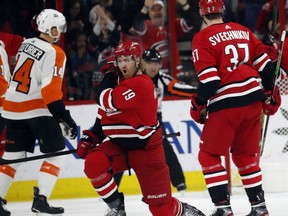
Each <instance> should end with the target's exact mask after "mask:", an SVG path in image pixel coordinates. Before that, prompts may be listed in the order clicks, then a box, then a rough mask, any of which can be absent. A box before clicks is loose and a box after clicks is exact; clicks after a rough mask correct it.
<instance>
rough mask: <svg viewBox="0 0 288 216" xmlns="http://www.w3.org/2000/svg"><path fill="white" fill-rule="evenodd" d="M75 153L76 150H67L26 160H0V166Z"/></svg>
mask: <svg viewBox="0 0 288 216" xmlns="http://www.w3.org/2000/svg"><path fill="white" fill-rule="evenodd" d="M76 151H77V150H76V149H72V150H67V151H61V152H53V153H48V154H43V155H37V156H32V157H26V158H19V159H14V160H5V159H2V158H1V159H0V165H5V164H13V163H21V162H27V161H33V160H39V159H44V158H49V157H56V156H61V155H67V154H73V153H75V152H76Z"/></svg>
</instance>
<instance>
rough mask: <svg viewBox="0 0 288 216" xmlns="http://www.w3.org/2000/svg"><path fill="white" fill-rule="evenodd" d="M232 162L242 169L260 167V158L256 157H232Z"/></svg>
mask: <svg viewBox="0 0 288 216" xmlns="http://www.w3.org/2000/svg"><path fill="white" fill-rule="evenodd" d="M232 160H233V162H234V164H235V166H236V167H238V168H240V169H241V168H245V167H250V166H252V165H258V157H257V156H256V155H232Z"/></svg>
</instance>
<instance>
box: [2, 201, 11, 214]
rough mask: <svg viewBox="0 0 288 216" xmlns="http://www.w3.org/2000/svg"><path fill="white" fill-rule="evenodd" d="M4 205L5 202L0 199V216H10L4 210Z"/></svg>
mask: <svg viewBox="0 0 288 216" xmlns="http://www.w3.org/2000/svg"><path fill="white" fill-rule="evenodd" d="M6 204H7V201H6V200H5V199H2V198H1V197H0V215H1V216H10V215H11V213H10V212H9V211H7V210H6V209H5V208H4V205H6Z"/></svg>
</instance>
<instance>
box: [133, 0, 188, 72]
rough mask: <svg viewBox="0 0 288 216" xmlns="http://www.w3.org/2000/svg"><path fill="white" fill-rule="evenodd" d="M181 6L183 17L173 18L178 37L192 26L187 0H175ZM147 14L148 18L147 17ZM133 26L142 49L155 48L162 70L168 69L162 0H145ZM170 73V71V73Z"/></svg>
mask: <svg viewBox="0 0 288 216" xmlns="http://www.w3.org/2000/svg"><path fill="white" fill-rule="evenodd" d="M177 2H178V3H179V4H180V5H181V7H182V14H183V18H177V19H176V20H175V25H176V30H177V35H178V37H181V36H183V35H184V33H187V32H189V31H190V30H191V29H192V28H193V27H192V22H193V13H192V12H191V8H190V5H189V3H188V2H187V0H177ZM147 14H149V18H150V19H146V18H147ZM133 27H134V29H135V31H136V34H137V35H138V36H139V37H140V38H141V40H142V46H143V49H155V50H157V51H158V52H159V53H160V55H161V58H162V70H163V71H165V72H166V73H168V72H169V71H168V70H169V56H168V55H169V47H168V25H167V23H166V7H165V5H164V2H163V1H162V0H155V1H153V0H145V5H144V7H143V8H142V10H141V11H140V12H139V13H138V15H137V16H136V18H135V20H134V24H133ZM175 58H176V61H177V71H178V73H179V72H181V71H182V70H183V66H182V65H181V62H180V58H179V53H178V51H177V55H176V56H175ZM170 74H171V73H170Z"/></svg>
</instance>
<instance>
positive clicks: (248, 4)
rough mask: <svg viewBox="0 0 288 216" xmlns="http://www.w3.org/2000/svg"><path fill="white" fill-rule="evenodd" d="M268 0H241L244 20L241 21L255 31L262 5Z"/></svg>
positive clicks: (240, 8)
mask: <svg viewBox="0 0 288 216" xmlns="http://www.w3.org/2000/svg"><path fill="white" fill-rule="evenodd" d="M266 1H267V0H239V6H238V8H239V10H240V12H241V11H242V12H243V16H244V17H243V20H242V19H240V20H239V21H240V23H241V24H243V25H244V26H246V27H248V28H249V29H250V30H252V31H254V29H255V24H256V20H257V18H258V16H259V13H260V11H261V8H262V6H263V5H264V4H265V3H266Z"/></svg>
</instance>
